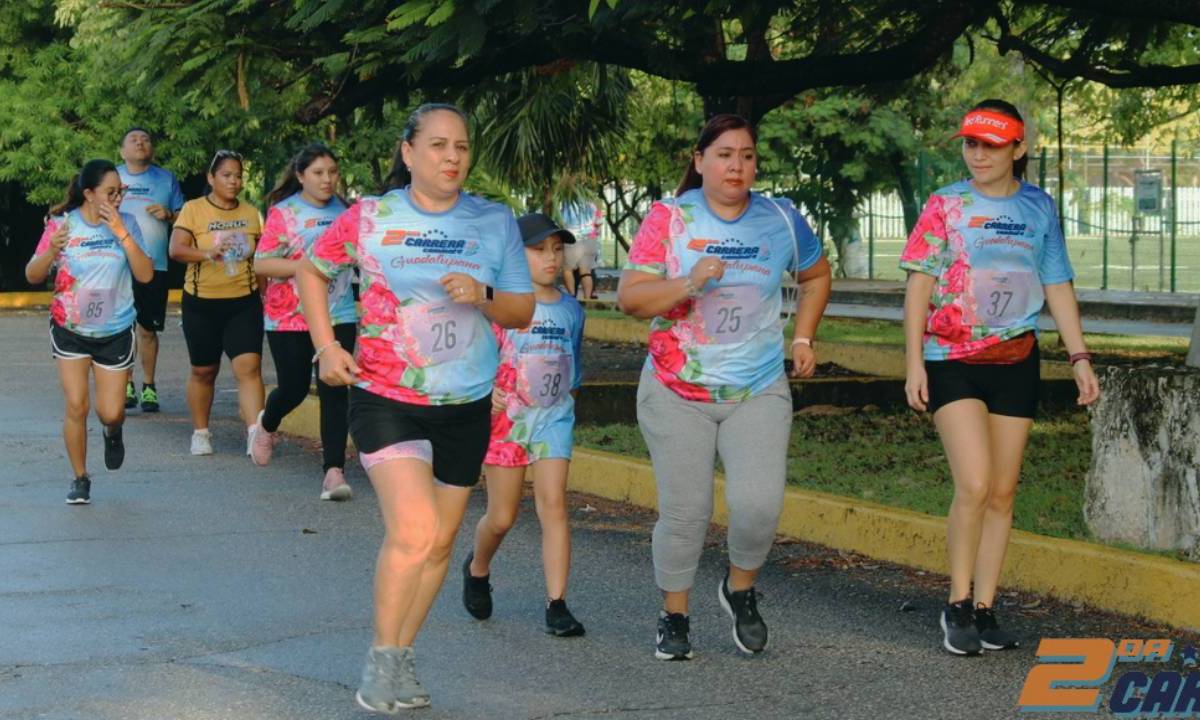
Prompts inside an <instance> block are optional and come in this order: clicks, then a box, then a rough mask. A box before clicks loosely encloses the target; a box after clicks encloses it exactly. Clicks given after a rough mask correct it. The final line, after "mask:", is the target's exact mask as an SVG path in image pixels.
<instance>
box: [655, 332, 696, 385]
mask: <svg viewBox="0 0 1200 720" xmlns="http://www.w3.org/2000/svg"><path fill="white" fill-rule="evenodd" d="M649 346H650V348H649V349H650V357H651V358H652V359H653V360H654V364H655V366H657V367H658V368H659V369H660V370H662V371H664V372H669V373H671V374H672V375H676V374H678V373H679V371H680V370H682V369H683V366H684V365H686V364H687V354H686V353H685V352H683V350H682V349H681V348H680V347H679V341H678V340H677V339H676V338H675V336H674V335H672V334H671V331H669V330H657V331H654V332H652V333H650V341H649Z"/></svg>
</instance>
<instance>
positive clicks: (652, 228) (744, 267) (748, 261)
mask: <svg viewBox="0 0 1200 720" xmlns="http://www.w3.org/2000/svg"><path fill="white" fill-rule="evenodd" d="M756 141H757V138H756V134H755V130H754V127H753V126H752V125H751V124H750V123H749V122H748V121H747V120H745V119H744V118H741V117H738V116H736V115H717V116H715V117H713V118H712V119H711V120H710V121H709V122H708V124H707V125H705V126H704V129H703V130H702V131H701V132H700V138H699V140H698V141H697V143H696V149H695V151H694V152H693V153H692V157H691V158H689V159H688V163H687V168H686V170H685V171H684V177H683V180H682V181H681V182H680V184H679V188H678V189H677V190H676V191H675V198H674V199H672V200H669V201H663V202H657V203H654V205H653V206H652V207H651V208H650V212H649V213H648V214H647V215H646V219H645V220H644V221H643V222H642V225H641V227H640V228H638V232H637V235H636V236H635V237H634V240H633V245H632V247H630V249H629V261H628V263H627V264H626V266H625V270H624V272H623V273H622V275H621V283H620V287H619V288H618V289H617V302H618V304H619V305H620V307H621V309H622V310H623V311H624V312H626V313H628V314H629V315H632V316H633V317H636V318H639V319H645V320H650V341H649V350H650V353H649V357H647V359H646V366H645V368H644V369H643V371H642V377H641V381H640V382H639V384H638V397H637V418H638V426H639V427H640V428H641V431H642V436H643V437H644V438H645V440H646V445H647V447H648V448H649V449H650V458H651V460H652V462H653V464H654V480H655V483H656V485H657V488H658V522H657V523H656V524H655V526H654V537H653V540H652V543H651V550H652V552H653V555H654V576H655V581H656V582H657V584H658V587H659V590H661V591H662V597H663V605H662V610H661V611H660V613H659V618H658V632H657V636H656V641H655V651H654V654H655V657H657V658H658V659H660V660H687V659H690V658H691V657H692V644H691V639H690V636H689V632H690V628H691V625H690V620H689V615H688V608H689V598H690V595H691V590H692V584H693V582H694V580H695V578H696V571H697V567H698V565H699V562H700V554H701V552H702V551H703V550H704V538H705V536H706V535H707V534H708V526H709V521H710V520H711V517H712V510H713V466H714V462H715V460H716V457H717V455H718V454H719V455H720V457H721V461H722V463H723V464H724V466H725V478H726V480H725V488H726V489H725V495H726V499H727V500H728V503H729V538H728V546H729V567H728V570H727V571H726V573H725V577H724V578H723V579H722V580H721V584H720V585H719V586H718V588H717V598H718V601H719V602H720V603H721V606H722V607H723V608H724V609H725V612H726V613H728V614H729V616H730V620H731V621H732V635H733V640H734V642H735V643H736V645H737V647H738V649H739V650H741V651H742V652H744V653H747V654H753V653H759V652H762V651H763V650H765V649H766V647H767V625H766V623H765V622H764V621H763V619H762V617H761V616H760V615H759V613H758V605H757V602H758V601H757V594H756V593H755V591H754V581H755V579H756V578H757V577H758V571H759V568H760V567H762V565H763V563H764V562H765V561H766V558H767V553H768V552H770V550H771V544H772V542H773V541H774V539H775V527H776V525H777V524H778V521H779V513H780V511H781V510H782V508H783V490H784V484H785V482H786V479H787V448H788V438H789V436H790V434H791V424H792V394H791V390H790V388H789V386H788V381H787V377H786V376H785V375H784V363H783V361H784V356H785V352H786V355H787V356H788V357H789V358H790V359H791V360H792V367H793V374H794V375H795V376H797V377H808V376H810V375H812V373H813V369H814V367H815V366H816V356H815V354H814V351H813V346H812V338H813V335H815V334H816V331H817V324H818V323H819V322H820V320H821V315H822V314H823V313H824V311H825V305H826V304H827V303H828V301H829V291H830V271H829V263H828V262H827V261H826V260H825V256H824V253H823V251H822V247H821V242H820V241H819V240H818V239H817V238H816V237H815V236H814V235H813V232H812V230H811V229H809V226H808V223H807V222H805V220H804V218H803V217H802V216H801V215H800V213H799V212H798V211H797V210H796V207H795V206H794V205H792V203H791V202H789V201H787V200H774V199H771V198H767V197H764V196H762V195H760V194H758V193H756V192H753V191H752V190H751V188H752V187H753V186H754V180H755V176H756V173H757V170H758V150H757V148H756ZM787 273H792V274H793V275H794V277H795V279H796V281H797V282H798V283H800V293H799V294H798V296H797V304H796V322H795V331H794V334H793V337H792V339H791V342H790V343H787V341H786V340H785V339H784V336H783V327H782V323H781V322H780V311H781V309H782V300H781V295H782V293H781V287H782V282H783V278H784V277H785V275H786V274H787ZM785 347H786V348H787V350H786V351H785V349H784V348H785Z"/></svg>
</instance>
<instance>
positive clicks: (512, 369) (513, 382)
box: [495, 361, 517, 394]
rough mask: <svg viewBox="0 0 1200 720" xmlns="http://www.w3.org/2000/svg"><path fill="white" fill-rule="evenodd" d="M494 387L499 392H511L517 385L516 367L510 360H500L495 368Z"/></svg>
mask: <svg viewBox="0 0 1200 720" xmlns="http://www.w3.org/2000/svg"><path fill="white" fill-rule="evenodd" d="M495 385H496V387H497V388H498V389H499V390H500V391H501V392H506V393H509V394H511V393H512V392H513V391H514V390H515V389H516V387H517V368H516V366H514V365H513V364H512V362H508V361H506V362H502V363H500V367H498V368H496V383H495Z"/></svg>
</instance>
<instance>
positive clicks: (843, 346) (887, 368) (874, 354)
mask: <svg viewBox="0 0 1200 720" xmlns="http://www.w3.org/2000/svg"><path fill="white" fill-rule="evenodd" d="M649 328H650V324H649V323H647V322H645V321H642V320H634V319H619V318H588V321H587V324H586V325H584V326H583V334H584V336H585V337H586V338H587V339H589V340H597V341H599V342H620V343H638V344H641V345H645V344H646V338H647V336H648V335H649V332H650V330H649ZM817 359H818V360H819V361H820V362H831V363H835V364H837V365H840V366H842V367H844V368H846V369H847V370H852V371H854V372H856V373H862V374H863V375H870V376H873V377H890V378H902V377H904V375H905V367H906V366H905V361H904V348H898V347H894V346H892V345H871V344H867V343H847V342H825V341H823V340H819V341H818V342H817ZM1073 377H1074V375H1073V374H1072V372H1071V364H1070V363H1067V362H1063V361H1061V360H1043V361H1042V378H1043V379H1046V380H1070V379H1072V378H1073Z"/></svg>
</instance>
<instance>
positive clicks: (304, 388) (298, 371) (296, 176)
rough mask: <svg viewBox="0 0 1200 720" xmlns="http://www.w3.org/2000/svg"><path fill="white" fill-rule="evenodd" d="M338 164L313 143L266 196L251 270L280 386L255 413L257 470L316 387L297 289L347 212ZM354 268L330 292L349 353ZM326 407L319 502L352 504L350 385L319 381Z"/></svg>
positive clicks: (338, 334)
mask: <svg viewBox="0 0 1200 720" xmlns="http://www.w3.org/2000/svg"><path fill="white" fill-rule="evenodd" d="M339 179H340V176H339V175H338V162H337V158H336V157H334V155H333V152H332V151H331V150H330V149H329V148H327V147H325V146H324V145H319V144H317V145H309V146H308V147H306V148H304V149H303V150H301V151H300V152H299V154H297V155H296V157H295V158H293V159H292V162H291V163H289V164H288V168H287V170H285V171H284V173H283V176H282V177H281V178H280V181H279V184H278V185H277V186H276V187H275V189H274V190H272V191H271V192H270V194H268V195H267V203H268V205H269V206H270V209H269V210H268V211H267V221H266V223H264V224H263V233H262V237H261V238H259V241H258V248H257V249H256V250H255V252H254V270H255V272H257V273H258V274H259V275H263V276H265V277H266V278H267V281H266V290H265V292H264V293H263V326H264V327H265V329H266V331H267V345H269V346H270V348H271V357H272V358H273V359H274V360H275V374H276V376H277V377H278V379H279V386H278V387H276V388H275V389H274V390H272V391H271V394H270V395H268V396H267V402H266V404H265V405H264V406H263V411H262V412H261V413H259V415H258V427H257V429H256V430H255V432H254V433H253V437H254V440H253V442H251V444H250V457H251V459H253V460H254V462H255V464H257V465H266V464H267V463H268V462H270V460H271V453H272V452H273V449H274V446H275V440H276V438H275V431H276V430H278V429H279V423H281V422H282V421H283V418H284V417H285V416H286V415H287V414H288V413H290V412H291V411H292V410H294V409H296V407H297V406H299V405H300V403H301V402H303V401H304V398H305V397H306V396H307V395H308V389H309V387H310V385H311V384H312V375H313V362H312V356H313V352H314V348H313V344H312V338H310V337H309V334H308V323H306V322H305V321H304V313H303V312H302V311H301V308H300V294H299V292H297V290H296V269H297V268H298V267H299V266H300V263H301V262H303V260H304V253H305V252H306V251H307V250H308V248H309V247H311V246H312V244H313V241H314V240H316V239H317V238H318V237H319V236H320V235H321V234H322V233H323V232H325V230H326V229H327V228H328V227H329V226H330V225H332V224H333V221H334V219H335V218H337V216H338V215H341V214H342V212H343V211H345V209H346V204H345V203H344V202H342V199H341V198H340V197H338V196H337V188H338V181H339ZM353 276H354V271H353V270H352V269H350V268H347V269H345V270H343V271H342V272H340V273H338V275H337V277H335V278H334V279H333V280H332V281H331V282H330V286H329V318H330V321H331V322H332V323H333V335H334V337H335V338H337V340H338V342H340V343H341V344H342V347H343V348H345V349H346V350H347V351H348V352H353V351H354V336H355V334H356V332H357V330H358V326H357V320H358V311H357V310H356V309H355V306H354V292H353V291H352V288H351V281H352V279H353ZM317 397H318V398H319V399H320V401H321V423H320V424H321V453H322V455H323V456H324V465H323V467H322V470H323V472H324V474H325V475H324V481H323V482H322V484H321V499H322V500H349V499H350V496H351V490H350V486H349V485H348V484H347V483H346V476H345V474H344V473H343V468H344V467H345V465H346V432H347V425H346V422H347V421H346V413H347V409H348V407H349V402H350V400H349V398H350V396H349V394H348V390H347V389H346V388H345V387H332V386H330V385H328V384H326V383H325V382H324V381H323V380H321V379H320V378H318V379H317Z"/></svg>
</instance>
